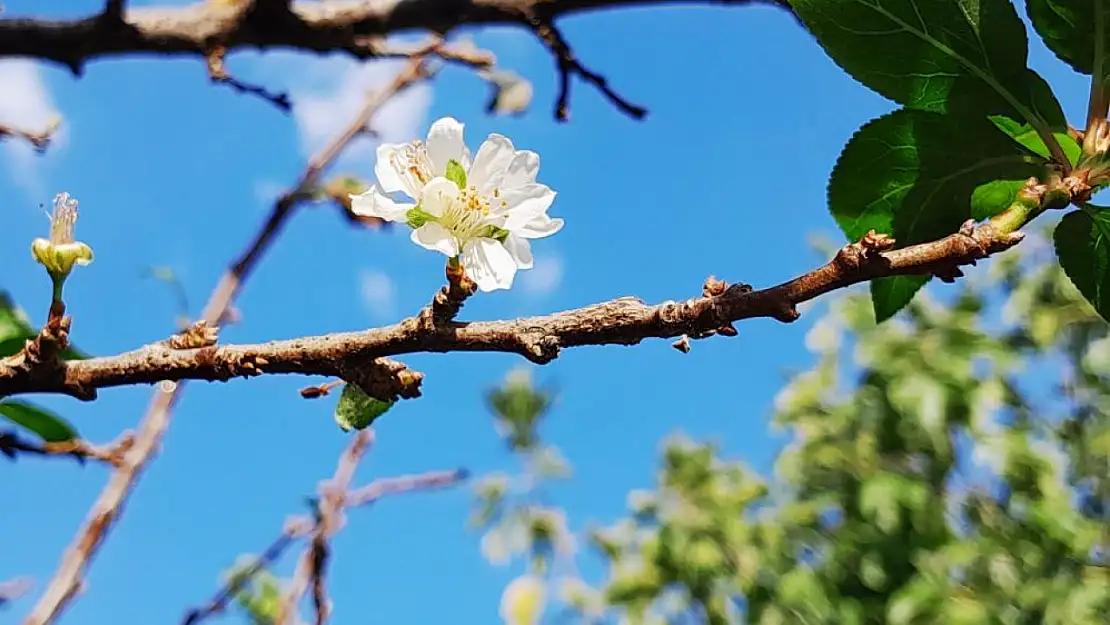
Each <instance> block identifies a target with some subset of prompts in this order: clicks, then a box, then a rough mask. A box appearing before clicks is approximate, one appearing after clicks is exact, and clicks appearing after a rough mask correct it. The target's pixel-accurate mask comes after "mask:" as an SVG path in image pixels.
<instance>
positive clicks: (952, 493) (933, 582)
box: [483, 239, 1110, 625]
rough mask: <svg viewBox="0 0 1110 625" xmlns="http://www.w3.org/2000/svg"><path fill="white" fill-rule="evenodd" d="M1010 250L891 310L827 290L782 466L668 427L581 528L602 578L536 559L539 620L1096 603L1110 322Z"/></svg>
mask: <svg viewBox="0 0 1110 625" xmlns="http://www.w3.org/2000/svg"><path fill="white" fill-rule="evenodd" d="M1021 249H1022V250H1023V251H1024V252H1025V257H1024V258H1023V257H1022V255H1021V252H1020V251H1018V250H1015V251H1013V252H1010V253H1007V254H1006V255H1003V256H1001V257H998V258H996V259H993V260H992V264H991V265H990V266H989V268H987V269H986V271H985V272H979V273H976V274H975V276H974V277H973V278H972V279H969V280H964V281H962V283H961V284H960V285H959V286H957V287H956V288H955V289H947V290H945V292H944V295H945V298H944V301H938V300H937V299H935V298H933V297H930V296H929V295H928V294H925V295H924V296H922V297H918V298H916V299H915V300H914V302H913V303H911V304H910V306H909V307H908V308H907V310H906V312H905V313H903V314H902V315H901V316H899V317H897V318H895V319H894V320H893V321H892V322H889V323H886V324H883V325H876V324H875V320H874V314H873V312H872V307H871V303H870V301H869V300H868V297H867V296H866V295H865V294H862V293H858V292H857V293H855V294H849V295H846V296H843V297H840V298H837V299H833V300H831V301H830V303H829V310H828V311H827V313H826V315H825V316H824V317H823V318H822V319H820V321H818V322H817V323H816V324H815V326H814V327H813V329H812V330H811V332H810V333H809V335H808V336H807V345H808V346H809V348H810V349H811V350H812V351H813V352H814V353H815V355H816V360H817V362H816V364H815V365H814V366H813V367H812V368H811V369H810V370H808V371H804V372H801V373H799V374H797V375H795V376H794V377H793V378H792V379H791V380H790V382H789V383H788V384H787V385H786V386H785V387H784V388H783V389H782V390H781V392H780V393H779V394H778V397H777V398H776V402H775V414H774V416H773V420H772V423H773V426H774V427H775V428H777V429H781V430H785V431H786V432H787V433H788V436H789V442H788V444H787V446H786V448H785V449H784V450H783V451H782V452H781V453H780V454H779V456H778V458H777V460H776V461H775V466H774V475H773V476H770V477H764V476H760V475H757V474H756V473H755V472H753V471H751V470H750V469H748V468H746V467H745V466H744V465H743V464H741V463H738V462H733V461H727V460H724V459H722V458H720V457H719V454H718V452H717V450H716V448H715V447H714V445H712V444H703V443H698V442H694V441H690V440H688V439H686V438H683V437H679V436H676V437H674V438H672V439H670V440H668V441H665V443H664V449H663V453H662V459H661V467H660V472H659V474H658V478H657V483H656V486H655V490H653V491H634V492H632V493H630V495H629V515H628V516H627V518H624V519H620V520H618V521H617V522H615V523H613V524H611V525H609V526H607V527H604V528H601V529H596V530H593V531H591V532H590V537H589V538H590V543H591V545H592V546H593V547H594V550H593V551H594V552H595V553H596V554H597V555H598V556H599V557H600V558H601V559H602V560H603V562H604V563H605V564H606V565H607V568H608V571H607V574H606V575H605V577H604V579H602V580H600V581H597V582H596V583H593V584H591V583H589V582H587V581H584V580H582V579H580V578H579V577H578V576H577V575H575V574H572V573H566V574H562V575H552V576H549V577H548V578H547V579H548V583H549V585H551V586H553V587H554V586H557V589H558V591H559V593H558V594H559V596H560V597H561V602H562V606H561V608H560V609H551V608H548V610H547V614H548V615H549V616H551V617H552V622H554V620H555V619H556V618H558V616H560V615H565V614H566V612H565V610H567V609H569V610H571V611H572V612H573V614H574V618H573V619H572V620H574V621H576V622H587V623H622V624H625V623H627V624H629V625H633V624H641V623H643V624H669V623H708V624H711V625H724V624H731V623H759V624H768V625H769V624H780V623H781V624H795V623H798V624H814V625H817V624H822V625H824V624H827V625H834V624H845V625H851V624H872V623H874V624H886V623H889V624H892V625H909V624H915V623H953V624H968V625H973V624H980V623H981V624H994V623H999V624H1007V625H1009V624H1014V625H1017V624H1025V623H1028V624H1032V623H1047V624H1060V625H1064V624H1073V625H1082V624H1091V625H1093V624H1096V623H1108V622H1110V417H1107V408H1110V336H1108V335H1107V326H1106V324H1105V322H1104V321H1102V320H1101V319H1100V318H1099V316H1098V315H1097V314H1096V313H1095V311H1094V310H1092V308H1091V307H1090V305H1089V304H1087V303H1086V301H1085V300H1084V299H1083V297H1082V296H1081V295H1080V294H1079V293H1078V292H1077V291H1076V289H1075V288H1074V287H1073V286H1072V284H1071V283H1070V282H1069V281H1068V280H1067V278H1066V277H1065V276H1064V274H1063V272H1062V270H1061V269H1060V267H1059V265H1057V264H1056V263H1054V262H1051V260H1052V259H1051V256H1050V254H1051V250H1050V249H1049V248H1048V246H1047V244H1046V243H1045V242H1044V241H1043V239H1041V240H1038V239H1034V240H1032V241H1029V242H1028V243H1026V244H1023V245H1022V246H1021ZM532 444H533V445H535V446H539V442H537V441H533V442H532ZM508 481H509V478H507V477H502V478H501V482H499V483H500V484H507V483H508ZM487 488H489V487H487ZM503 492H504V488H501V489H493V488H490V490H489V493H495V494H486V495H483V497H484V498H485V499H483V500H486V501H492V500H494V499H497V498H498V497H501V498H503V497H504V495H503ZM559 518H560V519H562V518H563V517H561V516H560V517H559ZM487 536H488V534H487ZM521 536H531V535H530V534H527V532H524V533H522V534H521ZM531 540H533V541H534V538H532V539H531ZM567 540H568V541H570V540H572V539H570V538H568V539H567ZM528 544H530V543H529V539H527V538H521V539H520V541H519V543H514V545H515V546H516V547H517V548H518V550H520V551H526V545H528ZM510 622H511V621H510ZM513 625H517V624H516V623H513Z"/></svg>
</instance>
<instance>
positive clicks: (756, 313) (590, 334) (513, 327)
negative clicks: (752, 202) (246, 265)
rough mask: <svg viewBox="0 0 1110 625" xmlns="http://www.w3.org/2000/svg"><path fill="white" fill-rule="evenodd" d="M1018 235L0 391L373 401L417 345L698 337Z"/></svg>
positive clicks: (518, 347) (150, 362)
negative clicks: (690, 289) (136, 391)
mask: <svg viewBox="0 0 1110 625" xmlns="http://www.w3.org/2000/svg"><path fill="white" fill-rule="evenodd" d="M1021 238H1022V234H1021V233H1010V234H1005V233H1002V232H1001V231H999V230H997V229H995V227H994V226H993V225H991V224H990V223H985V224H983V225H980V226H975V224H974V222H968V223H966V224H964V226H963V227H962V228H961V230H960V232H958V233H956V234H952V235H949V236H947V237H945V238H943V239H940V240H938V241H933V242H931V243H923V244H920V245H913V246H910V247H906V248H902V249H890V248H891V247H892V246H893V244H894V241H893V239H890V238H889V237H886V236H885V235H879V234H875V233H871V234H869V235H868V236H865V237H864V238H863V239H862V240H861V241H859V242H857V243H851V244H849V245H846V246H844V247H843V248H841V249H840V251H839V252H838V253H837V255H836V257H834V258H833V259H832V260H831V261H830V262H829V263H828V264H826V265H824V266H823V267H820V268H818V269H815V270H813V271H810V272H808V273H806V274H804V275H802V276H799V277H797V278H795V279H793V280H790V281H789V282H785V283H783V284H780V285H778V286H774V287H771V288H768V289H764V290H761V291H753V290H752V289H751V287H750V286H748V285H733V286H731V287H727V288H725V285H723V284H720V283H718V284H715V285H713V288H712V289H710V288H709V287H708V286H707V292H706V293H705V294H703V296H702V297H697V298H694V299H689V300H686V301H683V302H664V303H662V304H657V305H654V306H649V305H646V304H644V303H643V302H642V301H640V300H639V299H636V298H632V297H623V298H619V299H615V300H610V301H608V302H603V303H600V304H594V305H592V306H586V307H584V308H578V309H574V310H568V311H564V312H559V313H555V314H551V315H546V316H542V317H529V318H524V319H510V320H501V321H480V322H470V323H466V322H448V321H444V322H442V323H438V324H429V323H428V322H427V318H428V317H430V316H431V315H430V313H429V309H425V311H423V312H422V313H421V314H419V315H416V316H414V317H411V318H408V319H405V320H404V321H402V322H400V323H397V324H395V325H392V326H386V327H382V328H375V329H370V330H364V331H360V332H343V333H336V334H328V335H323V336H310V337H304V338H298V339H291V340H283V341H272V342H269V343H263V344H254V345H224V346H212V347H206V348H202V349H193V350H174V349H170V348H169V347H167V346H165V345H162V344H153V345H148V346H146V347H143V348H140V349H138V350H135V351H132V352H127V353H123V354H120V355H117V356H111V357H105V358H92V359H89V360H79V361H71V362H66V363H64V365H63V366H62V367H60V368H45V369H41V370H35V369H32V370H30V371H29V372H28V371H27V370H24V369H19V368H18V367H13V366H11V365H8V364H6V363H0V396H2V395H11V394H16V393H29V392H52V393H66V394H69V395H73V396H75V397H80V398H86V399H87V398H89V397H91V396H93V395H94V394H95V389H97V388H105V387H113V386H122V385H130V384H141V383H149V382H153V381H155V380H163V379H169V380H185V379H190V380H221V381H222V380H227V379H230V378H232V377H236V376H243V377H245V376H253V375H259V374H279V373H280V374H301V375H330V376H339V377H346V376H351V375H357V373H358V372H360V371H370V372H371V373H370V374H368V375H369V377H371V378H373V380H372V381H367V380H365V379H363V380H359V381H356V383H359V384H360V385H361V386H362V387H363V388H364V389H367V392H368V393H372V394H374V395H375V396H378V397H381V398H382V399H391V398H393V397H396V396H401V397H406V396H408V395H406V394H405V391H404V390H403V389H406V388H411V386H412V385H416V384H418V383H419V382H418V381H417V382H407V383H406V381H404V380H403V379H402V378H404V377H405V376H406V372H407V371H408V370H407V369H405V368H404V366H403V365H400V364H399V363H396V364H389V365H385V366H386V367H387V368H388V370H389V371H391V372H392V375H388V376H383V375H381V374H379V373H376V372H378V371H379V370H380V368H381V367H382V365H381V363H382V362H383V361H381V360H379V359H383V358H385V357H387V356H395V355H399V354H410V353H417V352H453V351H469V352H508V353H515V354H520V355H521V356H524V357H525V358H527V359H528V360H530V361H532V362H535V363H538V364H544V363H547V362H550V361H551V360H553V359H554V358H556V357H557V356H558V354H559V351H560V350H561V349H563V348H568V347H577V346H583V345H612V344H617V345H634V344H637V343H639V342H640V341H642V340H644V339H646V338H670V337H678V336H687V335H688V336H690V337H692V338H704V337H707V336H710V335H712V334H716V333H721V334H725V333H726V332H723V331H722V328H726V327H729V324H731V323H732V322H734V321H739V320H741V319H749V318H753V317H771V318H774V319H778V320H779V321H783V322H790V321H794V320H795V319H797V318H798V316H799V315H798V311H797V308H796V306H797V305H798V304H799V303H801V302H805V301H807V300H811V299H814V298H816V297H818V296H820V295H822V294H824V293H828V292H829V291H833V290H836V289H840V288H844V287H846V286H849V285H852V284H856V283H859V282H864V281H867V280H870V279H873V278H879V277H884V276H894V275H914V274H936V275H938V276H941V277H942V278H943V279H953V278H955V277H958V276H959V275H960V273H959V266H961V265H969V264H974V263H975V261H977V260H978V259H981V258H985V257H986V256H989V255H990V254H993V253H996V252H999V251H1002V250H1005V249H1008V248H1009V247H1011V246H1013V245H1014V244H1016V243H1017V242H1018V241H1020V240H1021ZM714 293H715V294H714ZM429 308H430V307H429ZM727 333H729V334H731V332H727ZM387 362H388V361H387ZM248 363H249V366H248ZM375 376H377V377H375ZM347 379H348V380H350V378H349V377H347ZM350 381H355V380H350ZM390 393H392V394H390ZM413 394H415V393H413Z"/></svg>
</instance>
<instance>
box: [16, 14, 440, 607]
mask: <svg viewBox="0 0 1110 625" xmlns="http://www.w3.org/2000/svg"><path fill="white" fill-rule="evenodd" d="M191 9H193V10H198V9H197V7H191ZM200 10H207V9H200ZM17 21H18V20H17ZM11 22H12V20H0V33H6V32H9V31H6V30H5V28H7V27H9V26H11ZM3 36H4V35H0V40H2V39H3ZM2 48H3V44H0V49H2ZM0 55H2V53H0ZM427 77H428V72H427V71H426V70H425V67H424V63H423V58H414V59H413V60H412V61H410V62H409V63H408V65H406V67H405V68H404V69H403V70H402V71H401V72H400V73H399V74H398V75H397V76H396V77H395V78H394V80H393V81H392V82H391V83H390V84H389V85H388V86H386V87H385V88H383V89H381V90H379V91H377V92H375V93H373V94H372V95H371V96H370V97H369V98H368V100H367V103H366V105H365V106H364V107H363V109H362V111H360V112H359V114H358V117H357V118H356V119H355V120H353V122H352V123H351V124H350V125H349V126H348V128H347V129H346V130H345V131H344V132H343V133H342V134H341V135H340V136H339V137H337V138H336V140H335V141H333V142H332V143H331V144H329V145H328V146H327V147H325V148H324V150H323V151H322V152H320V153H319V154H318V155H316V156H315V157H314V158H312V159H311V160H310V161H309V164H308V167H307V168H306V169H305V172H304V174H303V175H302V176H301V179H300V181H299V182H298V184H297V186H296V187H295V189H294V190H293V191H292V192H290V193H287V194H285V195H284V196H282V197H281V198H280V199H279V200H278V201H277V202H276V203H275V205H274V208H273V211H272V212H271V214H270V216H269V218H268V219H267V220H266V222H265V224H263V226H262V229H261V230H260V231H259V233H258V235H257V236H256V237H255V239H254V240H253V241H252V242H251V244H250V245H249V246H248V247H247V250H246V251H245V252H244V253H243V255H242V256H241V257H240V258H239V259H238V260H237V261H235V262H234V263H233V264H232V265H231V268H230V269H229V270H228V272H227V273H225V274H224V276H223V278H221V280H220V282H219V284H218V285H217V286H216V289H215V290H214V291H213V292H212V294H211V296H210V298H209V300H208V304H207V305H206V306H205V309H204V312H203V314H202V320H203V321H204V322H205V323H206V324H207V325H208V326H210V327H217V326H219V325H220V324H221V322H222V320H223V319H224V317H225V315H226V314H227V313H228V311H229V310H231V307H232V303H233V302H234V300H235V297H236V295H237V294H238V292H239V289H240V288H241V286H242V284H243V283H244V282H245V281H246V279H247V278H248V277H249V276H250V273H251V271H252V270H253V269H254V268H255V267H256V266H257V264H258V261H259V260H260V259H261V258H262V255H263V253H264V252H265V250H266V249H267V248H268V247H269V246H270V244H271V243H272V242H273V241H274V239H275V238H276V237H277V235H278V233H280V232H281V230H282V228H283V227H284V226H285V224H286V223H287V222H288V220H289V218H290V217H291V216H292V213H293V211H294V208H295V207H296V206H298V205H299V204H300V203H302V202H304V201H305V200H306V199H307V198H308V194H309V190H310V189H311V188H312V187H314V186H315V185H316V183H317V182H318V179H319V176H320V174H321V172H322V171H323V170H324V169H326V168H327V167H328V166H329V165H331V163H332V162H333V161H334V160H335V158H336V157H337V156H338V155H339V154H340V153H341V152H342V150H343V148H345V147H346V146H347V145H348V144H349V143H350V141H351V140H352V139H354V138H355V137H356V136H358V134H359V133H360V132H361V131H362V128H364V127H365V126H366V125H367V123H368V122H369V121H370V119H371V118H372V117H373V115H374V114H375V113H376V112H377V111H378V109H380V108H381V106H382V105H383V104H384V103H385V102H386V101H388V100H389V99H390V98H392V97H393V96H395V95H397V94H398V93H400V92H402V91H404V90H405V89H407V88H408V87H410V86H411V85H413V84H414V83H416V82H419V81H421V80H423V79H425V78H427ZM160 379H163V380H165V379H167V378H165V377H163V378H160ZM183 389H184V386H183V384H178V383H174V382H169V381H164V382H161V383H160V384H159V386H158V390H157V391H156V392H155V393H154V396H153V397H152V398H151V401H150V405H149V406H148V407H147V411H146V414H145V415H144V416H143V419H142V421H141V422H140V424H139V428H138V434H137V436H136V439H135V444H134V446H133V447H132V448H131V449H130V450H129V451H128V453H127V454H125V456H124V458H123V462H122V463H121V464H120V466H119V468H118V469H117V470H116V471H114V472H113V473H112V475H111V477H110V478H109V480H108V484H107V485H106V486H105V487H104V490H102V491H101V493H100V496H99V497H98V498H97V500H96V502H95V503H94V504H93V506H92V509H90V511H89V514H88V517H87V518H86V520H85V523H84V525H83V526H82V527H81V529H80V530H78V533H77V536H76V538H75V539H74V541H73V542H72V543H71V544H70V546H69V547H68V548H67V549H66V551H65V553H64V554H63V556H62V560H61V562H60V563H59V565H58V570H57V571H56V572H55V573H54V577H53V579H51V580H50V583H49V584H48V586H47V588H46V590H45V592H44V593H43V595H42V597H41V598H40V599H39V602H38V603H37V604H36V605H35V607H34V609H33V610H32V611H31V614H30V615H29V616H28V617H27V618H26V620H24V625H46V624H47V623H50V622H52V621H53V620H54V619H55V618H56V617H57V616H58V615H59V614H61V612H62V611H63V610H64V609H65V607H66V606H67V605H68V604H69V602H70V601H71V600H72V599H73V597H74V595H75V594H76V592H77V590H78V589H79V587H80V584H81V576H82V574H83V571H84V570H85V568H86V567H87V566H88V565H89V562H90V561H91V560H92V557H93V555H94V554H95V553H96V551H97V549H98V548H99V547H100V545H101V544H102V543H103V541H104V539H105V537H106V536H107V535H108V533H109V531H110V530H111V527H112V525H113V524H114V523H115V521H116V519H118V518H119V515H120V514H121V512H122V510H123V506H124V503H125V502H126V501H127V497H128V496H129V495H130V493H131V491H132V489H134V487H135V484H136V483H137V481H138V478H139V476H140V475H141V473H142V471H143V469H145V468H146V465H147V464H148V463H149V462H150V461H151V459H153V457H154V456H155V454H156V451H157V449H158V446H159V444H160V443H161V440H162V436H163V435H164V434H165V431H166V429H167V428H168V427H169V423H170V417H171V414H172V411H173V407H174V405H175V404H176V402H177V399H178V398H179V397H180V394H181V391H182V390H183ZM2 394H3V392H2V391H0V395H2Z"/></svg>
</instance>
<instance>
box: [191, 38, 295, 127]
mask: <svg viewBox="0 0 1110 625" xmlns="http://www.w3.org/2000/svg"><path fill="white" fill-rule="evenodd" d="M226 55H227V48H225V47H223V46H215V47H213V48H212V50H211V51H209V53H208V55H207V56H206V57H205V60H206V61H207V62H208V78H209V80H211V81H212V82H218V83H222V84H225V85H227V86H228V87H231V90H232V91H234V92H236V93H243V94H246V95H253V96H258V97H259V98H262V99H263V100H265V101H266V102H269V103H270V104H273V105H274V106H276V107H277V108H278V109H279V110H281V112H283V113H288V112H289V111H292V110H293V103H292V102H291V101H290V100H289V94H288V93H270V92H269V91H267V90H266V88H265V87H262V86H261V85H252V84H250V83H246V82H243V81H241V80H239V79H238V78H236V77H234V76H232V75H231V74H229V73H228V72H227V68H226V67H224V56H226Z"/></svg>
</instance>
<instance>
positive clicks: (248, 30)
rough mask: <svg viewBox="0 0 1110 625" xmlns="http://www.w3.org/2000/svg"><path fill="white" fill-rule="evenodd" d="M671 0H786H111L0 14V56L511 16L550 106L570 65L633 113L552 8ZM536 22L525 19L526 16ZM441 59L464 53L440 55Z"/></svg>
mask: <svg viewBox="0 0 1110 625" xmlns="http://www.w3.org/2000/svg"><path fill="white" fill-rule="evenodd" d="M655 4H671V5H694V6H698V5H712V4H726V5H737V6H740V5H754V4H759V5H769V6H778V7H782V8H786V7H787V6H788V5H787V2H786V0H716V1H714V0H669V1H665V2H664V1H661V0H459V1H456V2H436V1H434V0H351V1H329V2H296V3H291V2H286V1H278V2H270V1H259V0H254V1H253V2H243V3H242V4H237V5H229V4H224V3H215V2H202V3H198V4H193V5H190V6H185V7H157V8H140V9H130V10H127V11H126V12H123V13H121V12H120V11H121V9H122V6H121V5H122V3H117V2H112V3H110V4H109V7H108V9H107V10H106V11H105V12H104V13H101V14H97V15H94V16H90V17H86V18H82V19H70V20H46V19H33V18H5V19H0V58H2V57H30V58H36V59H41V60H45V61H52V62H55V63H61V64H63V65H66V66H67V67H69V68H70V70H71V71H73V72H74V74H77V75H80V74H81V73H82V71H83V69H84V66H85V63H86V62H88V61H91V60H94V59H99V58H105V57H113V56H127V55H137V54H148V55H197V56H201V57H205V58H211V55H212V53H213V50H214V49H215V48H218V49H219V50H220V52H219V58H220V64H221V65H222V57H223V54H224V52H225V51H227V52H230V51H233V50H236V49H240V48H260V49H267V48H286V49H300V50H305V51H313V52H329V51H342V52H346V53H348V54H351V55H353V56H355V57H358V58H374V57H383V56H396V51H392V50H389V49H388V48H386V47H384V45H385V44H384V43H382V39H383V38H384V37H385V36H387V35H390V34H393V33H398V32H403V31H412V30H426V31H430V32H433V33H447V32H449V31H451V30H452V29H454V28H456V27H460V26H467V25H483V24H519V25H522V26H525V27H528V28H530V29H531V30H532V31H533V32H535V33H536V34H537V35H538V36H540V38H541V40H542V41H543V42H544V43H545V45H547V46H548V47H549V49H551V50H552V52H553V53H554V54H555V56H556V59H557V67H558V69H559V73H560V81H561V82H560V84H561V85H562V88H561V89H560V97H559V105H558V107H557V109H558V110H559V111H560V112H561V113H562V114H563V117H560V118H561V119H565V115H566V111H567V102H566V99H567V98H568V97H569V76H570V74H571V73H576V74H578V75H580V76H582V77H583V78H584V79H585V80H586V81H587V82H589V83H591V84H593V85H594V86H595V87H597V88H598V89H600V90H601V92H602V93H603V94H604V95H605V97H606V98H608V99H609V100H610V101H611V102H613V103H614V104H616V105H617V107H618V108H619V109H621V110H622V111H623V112H624V113H625V114H628V115H631V116H633V117H636V118H639V117H642V116H643V113H644V111H643V109H641V108H640V107H638V106H636V105H633V104H631V103H629V102H627V101H626V100H624V99H623V98H622V97H620V96H619V95H617V94H616V93H615V92H614V91H613V90H612V89H610V88H609V87H608V86H607V85H606V82H605V79H604V78H602V77H601V76H600V75H598V74H596V73H594V72H592V71H590V70H588V69H586V67H585V66H583V65H582V64H581V63H580V62H579V61H578V60H577V58H576V57H575V56H574V54H573V53H572V51H571V49H570V47H569V46H567V44H566V41H565V40H564V39H563V38H562V37H561V36H559V34H558V32H557V31H555V30H554V20H555V19H556V18H558V17H560V16H562V15H569V14H573V13H580V12H583V11H589V10H598V9H606V8H617V7H631V6H643V5H655ZM537 15H538V16H542V21H540V22H534V19H535V17H536V16H537ZM443 58H444V59H446V60H450V61H461V62H468V63H469V62H472V61H473V60H472V59H466V58H461V57H457V56H453V55H445V56H443ZM214 76H215V79H217V80H220V81H222V82H227V83H228V84H229V85H231V86H232V87H236V86H237V85H238V87H239V88H240V90H243V91H247V92H251V93H255V94H259V95H264V97H266V98H267V99H268V100H270V101H271V102H274V103H275V104H278V105H279V106H282V102H283V100H282V99H281V97H280V96H275V95H273V94H268V93H267V92H265V91H264V90H263V89H262V88H261V87H257V86H252V85H245V84H243V83H238V81H235V80H234V79H232V78H231V77H226V78H224V77H223V76H225V75H224V74H221V73H220V72H217V73H216V74H214Z"/></svg>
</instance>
